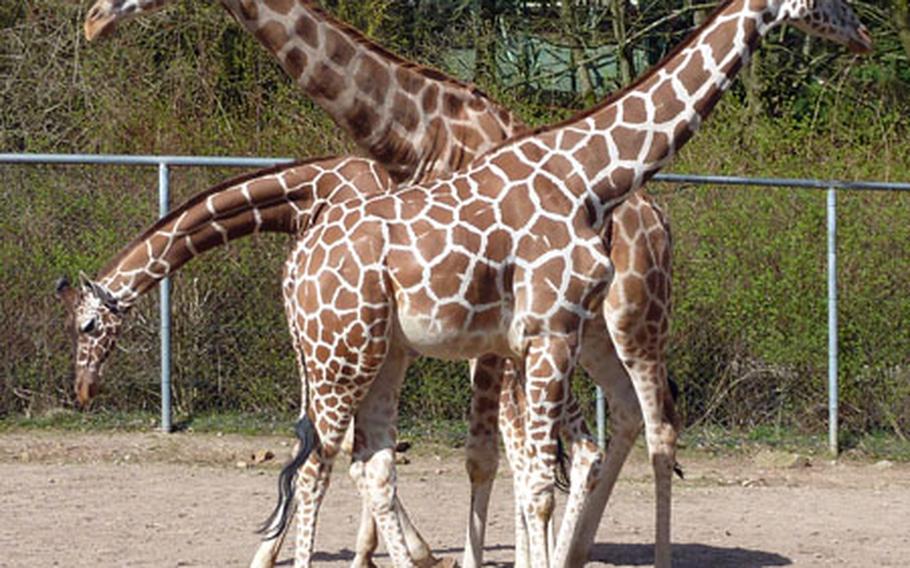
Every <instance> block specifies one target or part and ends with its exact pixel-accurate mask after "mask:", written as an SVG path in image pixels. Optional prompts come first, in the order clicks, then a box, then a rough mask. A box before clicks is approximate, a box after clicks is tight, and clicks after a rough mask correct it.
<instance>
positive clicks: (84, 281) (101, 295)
mask: <svg viewBox="0 0 910 568" xmlns="http://www.w3.org/2000/svg"><path fill="white" fill-rule="evenodd" d="M79 283H80V285H81V286H82V288H83V289H85V290H90V291H91V293H92V294H94V295H95V296H96V297H97V298H98V299H99V300H101V303H102V304H104V307H106V308H107V309H109V310H110V311H112V312H114V313H115V314H116V313H119V312H120V304H119V302H118V301H117V298H115V297H114V295H113V294H111V293H110V292H109V291H108V289H107V288H105V287H104V286H102V285H101V284H98V283H97V282H95V281H94V280H92V279H91V278H89V277H88V276H87V275H86V274H85V272H79Z"/></svg>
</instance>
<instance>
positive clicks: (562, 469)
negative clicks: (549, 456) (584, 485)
mask: <svg viewBox="0 0 910 568" xmlns="http://www.w3.org/2000/svg"><path fill="white" fill-rule="evenodd" d="M571 465H572V464H571V463H570V458H569V454H567V453H566V446H565V444H563V443H562V438H559V437H557V438H556V482H555V483H556V489H559V490H560V491H562V492H563V493H568V492H569V487H570V486H571V485H572V479H571V478H570V476H569V469H570V467H571Z"/></svg>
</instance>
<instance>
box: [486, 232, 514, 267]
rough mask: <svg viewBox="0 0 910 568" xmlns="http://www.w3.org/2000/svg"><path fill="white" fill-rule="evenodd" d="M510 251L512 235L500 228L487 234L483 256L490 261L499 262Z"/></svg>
mask: <svg viewBox="0 0 910 568" xmlns="http://www.w3.org/2000/svg"><path fill="white" fill-rule="evenodd" d="M511 251H512V236H511V235H510V234H509V233H507V232H506V231H504V230H502V229H494V230H493V231H491V232H490V233H488V234H487V246H486V248H485V249H484V251H483V257H484V258H485V259H487V260H489V261H491V262H495V263H497V264H498V263H501V262H503V261H504V260H505V259H506V257H508V256H509V254H510V253H511Z"/></svg>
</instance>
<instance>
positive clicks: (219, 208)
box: [56, 157, 429, 557]
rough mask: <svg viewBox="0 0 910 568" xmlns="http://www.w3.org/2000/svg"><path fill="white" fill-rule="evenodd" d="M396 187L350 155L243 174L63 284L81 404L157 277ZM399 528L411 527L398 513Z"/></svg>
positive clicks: (296, 229)
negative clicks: (93, 271) (75, 282)
mask: <svg viewBox="0 0 910 568" xmlns="http://www.w3.org/2000/svg"><path fill="white" fill-rule="evenodd" d="M394 185H395V184H394V182H393V180H392V178H391V176H389V174H388V173H387V172H386V171H385V170H384V169H383V168H382V166H381V165H379V164H377V163H375V162H373V161H371V160H367V159H363V158H351V157H345V158H317V159H312V160H307V161H302V162H294V163H292V164H289V165H281V166H277V167H273V168H268V169H265V170H260V171H257V172H254V173H252V174H245V175H242V176H239V177H237V178H233V179H230V180H228V181H226V182H223V183H221V184H219V185H217V186H215V187H213V188H211V189H209V190H207V191H204V192H202V193H200V194H197V195H195V196H193V197H192V198H190V199H189V200H188V201H187V202H185V203H183V204H181V205H179V206H178V207H176V208H174V209H173V210H172V211H171V212H169V213H168V215H167V216H165V217H164V218H162V219H160V220H158V221H157V222H155V223H154V224H153V225H152V226H151V227H149V228H148V229H147V230H145V231H143V232H142V233H141V234H140V235H139V236H138V237H137V238H135V239H134V240H133V241H132V242H130V243H129V244H128V245H127V246H126V247H124V248H123V249H122V250H121V251H120V252H119V253H118V254H117V255H115V256H114V257H113V258H112V259H111V260H110V261H109V262H108V263H107V264H106V266H105V267H104V268H103V269H102V270H101V271H100V272H99V274H98V275H97V276H96V277H95V278H94V279H90V278H89V277H88V276H86V275H84V274H80V285H79V286H76V287H73V286H71V285H70V283H69V281H68V280H67V279H65V278H61V279H60V280H59V281H58V283H57V287H56V293H57V296H58V297H59V298H60V299H61V300H62V301H63V303H64V305H65V307H66V308H67V316H68V317H67V324H66V325H67V328H68V330H69V331H71V332H72V335H73V339H74V343H75V369H76V372H75V378H74V385H73V386H74V390H75V394H76V398H77V400H78V402H79V403H80V404H81V405H83V406H84V405H87V404H89V402H90V401H91V399H92V398H94V397H95V396H96V395H97V393H98V390H99V381H100V378H101V375H102V371H103V366H104V363H105V362H106V361H107V359H108V356H109V355H110V353H111V351H112V350H113V347H114V345H115V342H116V340H117V338H118V337H119V334H120V331H121V329H122V325H123V322H124V320H125V318H126V316H127V314H128V313H129V311H130V309H131V308H132V306H133V305H134V304H135V303H136V302H137V301H138V300H139V298H140V297H142V296H143V295H144V294H145V293H146V292H148V291H150V290H151V289H153V288H154V286H155V285H156V284H157V283H158V282H159V281H160V280H161V279H163V278H166V277H169V276H172V275H173V274H175V273H176V272H177V271H178V270H180V268H181V267H183V265H185V264H186V263H187V262H189V261H190V260H192V259H193V258H195V257H197V256H199V255H201V254H203V253H205V252H207V251H209V250H211V249H213V248H216V247H219V246H223V245H226V244H227V243H228V242H230V241H232V240H235V239H239V238H242V237H246V236H248V235H252V234H256V233H261V232H272V233H284V234H288V235H291V236H292V237H295V238H299V236H300V235H302V234H303V233H304V232H305V230H306V228H307V226H308V225H309V224H310V223H311V222H312V221H313V219H314V218H315V217H316V216H318V215H319V212H320V211H321V210H322V209H323V208H325V207H327V206H328V205H330V204H331V203H336V202H342V201H344V200H346V199H350V198H351V197H354V196H357V195H368V194H373V193H382V192H388V191H391V190H392V189H393V188H394ZM291 270H292V267H289V266H286V267H285V273H286V274H287V273H288V272H290V271H291ZM282 289H283V296H284V303H285V311H286V314H287V315H288V316H289V317H288V324H289V330H290V332H291V339H292V345H293V346H294V349H295V353H296V356H297V362H298V368H299V369H300V370H301V373H302V372H303V359H302V357H303V355H302V352H301V351H300V344H301V339H300V334H301V333H302V330H301V329H300V328H299V326H297V322H296V320H295V319H293V318H292V317H290V316H292V315H294V310H293V305H294V297H293V293H294V285H293V282H291V281H288V280H285V281H284V282H283V286H282ZM374 390H375V391H376V392H379V391H380V390H381V389H380V388H374ZM372 396H378V395H376V394H375V393H374V394H373V395H372ZM386 412H387V410H386ZM365 418H368V416H366V415H365ZM299 437H301V438H303V436H302V435H301V436H299ZM361 445H363V444H361ZM366 447H369V446H368V444H367V445H366ZM402 522H403V524H404V525H405V526H407V525H408V523H409V520H408V519H407V517H406V515H404V514H403V512H402ZM412 530H413V529H412ZM417 545H423V546H425V543H422V542H419V543H417ZM415 546H416V545H415ZM416 551H417V552H418V553H419V552H420V549H419V548H416ZM424 556H427V557H428V556H429V554H428V552H427V553H425V554H424Z"/></svg>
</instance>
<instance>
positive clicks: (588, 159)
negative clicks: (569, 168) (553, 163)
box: [574, 136, 610, 179]
mask: <svg viewBox="0 0 910 568" xmlns="http://www.w3.org/2000/svg"><path fill="white" fill-rule="evenodd" d="M609 156H610V150H609V149H608V147H607V141H606V138H605V137H604V136H595V137H593V138H591V140H589V141H588V143H587V144H585V145H584V146H582V147H581V148H579V149H578V150H576V151H575V154H574V157H575V159H576V160H578V161H579V162H581V164H582V166H583V167H584V170H585V176H586V177H587V178H588V179H594V177H595V176H596V175H597V174H598V173H599V172H600V171H601V170H602V169H603V167H604V162H605V161H606V159H607V158H608V157H609Z"/></svg>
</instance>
